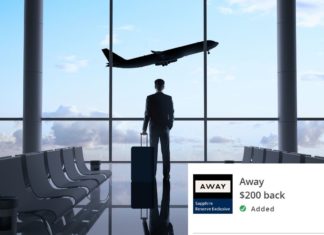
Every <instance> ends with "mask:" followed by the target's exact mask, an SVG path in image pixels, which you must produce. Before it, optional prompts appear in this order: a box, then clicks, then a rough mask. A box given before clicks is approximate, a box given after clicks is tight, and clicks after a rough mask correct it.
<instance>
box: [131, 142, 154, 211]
mask: <svg viewBox="0 0 324 235" xmlns="http://www.w3.org/2000/svg"><path fill="white" fill-rule="evenodd" d="M141 138H142V137H141ZM141 142H142V141H141ZM146 143H147V142H146ZM146 145H148V144H146ZM154 164H155V163H154V148H153V147H148V146H146V147H144V146H136V147H132V149H131V180H132V183H131V207H132V208H137V209H139V208H140V209H144V208H153V207H154V200H153V198H154V181H155V175H154Z"/></svg>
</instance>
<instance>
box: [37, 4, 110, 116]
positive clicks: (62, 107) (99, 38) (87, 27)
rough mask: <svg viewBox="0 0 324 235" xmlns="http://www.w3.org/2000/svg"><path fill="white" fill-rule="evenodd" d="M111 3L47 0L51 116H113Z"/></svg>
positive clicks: (46, 101) (47, 108) (46, 81)
mask: <svg viewBox="0 0 324 235" xmlns="http://www.w3.org/2000/svg"><path fill="white" fill-rule="evenodd" d="M108 2H109V1H107V0H96V3H95V4H94V2H93V1H91V0H86V1H78V0H71V1H65V0H58V1H44V49H43V51H44V62H43V71H44V74H43V112H44V116H45V117H59V116H63V117H67V116H69V117H80V116H91V117H102V116H103V115H105V116H107V115H108V100H109V99H108V70H107V68H106V67H105V66H106V61H105V57H104V56H103V54H102V52H101V49H102V48H103V47H106V46H107V44H108V42H107V29H108V17H107V15H108ZM58 12H59V17H58V15H57V14H58ZM63 35H64V36H63Z"/></svg>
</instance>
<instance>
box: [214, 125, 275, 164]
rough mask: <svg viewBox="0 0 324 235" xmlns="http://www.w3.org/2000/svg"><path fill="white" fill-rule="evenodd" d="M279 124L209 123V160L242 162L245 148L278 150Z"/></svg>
mask: <svg viewBox="0 0 324 235" xmlns="http://www.w3.org/2000/svg"><path fill="white" fill-rule="evenodd" d="M277 125H278V124H277V122H274V121H273V122H270V121H263V122H256V121H245V122H243V121H238V122H237V121H235V122H225V121H224V122H223V121H222V122H216V121H215V122H209V123H208V160H209V161H224V160H235V161H241V160H242V157H243V149H244V146H256V147H258V146H259V147H264V148H270V149H278V134H277V133H278V126H277Z"/></svg>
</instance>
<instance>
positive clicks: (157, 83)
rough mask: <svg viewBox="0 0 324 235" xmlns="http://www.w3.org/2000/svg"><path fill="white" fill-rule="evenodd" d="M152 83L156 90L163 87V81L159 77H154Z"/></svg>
mask: <svg viewBox="0 0 324 235" xmlns="http://www.w3.org/2000/svg"><path fill="white" fill-rule="evenodd" d="M154 84H155V89H156V90H157V91H162V90H163V89H164V81H163V80H162V79H161V78H159V79H156V80H155V82H154Z"/></svg>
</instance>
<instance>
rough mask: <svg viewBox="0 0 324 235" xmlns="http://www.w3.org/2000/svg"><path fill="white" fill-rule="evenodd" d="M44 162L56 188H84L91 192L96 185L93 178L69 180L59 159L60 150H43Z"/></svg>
mask: <svg viewBox="0 0 324 235" xmlns="http://www.w3.org/2000/svg"><path fill="white" fill-rule="evenodd" d="M45 156H46V163H47V168H48V171H49V174H50V176H51V179H52V181H53V183H54V185H55V186H56V187H58V188H79V187H82V188H86V189H88V192H92V191H93V190H94V189H95V188H96V187H97V186H98V184H97V182H96V181H94V180H79V181H71V180H69V179H67V177H66V175H65V173H64V171H63V163H62V160H61V151H60V150H59V149H57V150H50V151H46V152H45Z"/></svg>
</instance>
